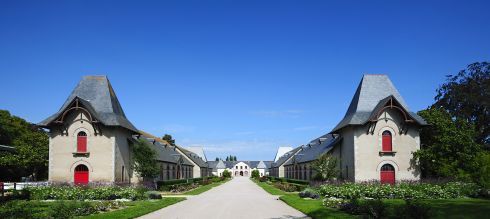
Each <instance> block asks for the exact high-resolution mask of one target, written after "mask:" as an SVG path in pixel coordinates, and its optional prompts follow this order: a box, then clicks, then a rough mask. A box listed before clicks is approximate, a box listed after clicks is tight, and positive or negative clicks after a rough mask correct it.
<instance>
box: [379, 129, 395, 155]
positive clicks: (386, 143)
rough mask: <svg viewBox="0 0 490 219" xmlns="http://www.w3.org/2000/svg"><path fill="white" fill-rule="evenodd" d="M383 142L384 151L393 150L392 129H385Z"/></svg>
mask: <svg viewBox="0 0 490 219" xmlns="http://www.w3.org/2000/svg"><path fill="white" fill-rule="evenodd" d="M381 144H382V150H383V151H392V150H393V147H392V138H391V132H390V131H384V132H383V140H382V142H381Z"/></svg>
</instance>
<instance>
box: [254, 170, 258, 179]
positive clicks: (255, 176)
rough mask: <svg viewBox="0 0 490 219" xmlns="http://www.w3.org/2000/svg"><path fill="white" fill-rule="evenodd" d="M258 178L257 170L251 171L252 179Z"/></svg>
mask: <svg viewBox="0 0 490 219" xmlns="http://www.w3.org/2000/svg"><path fill="white" fill-rule="evenodd" d="M259 177H260V172H259V170H252V178H254V179H258V178H259Z"/></svg>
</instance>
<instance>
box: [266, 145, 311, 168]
mask: <svg viewBox="0 0 490 219" xmlns="http://www.w3.org/2000/svg"><path fill="white" fill-rule="evenodd" d="M302 149H303V146H299V147H297V148H295V149H293V150H291V151H288V152H287V153H285V154H284V155H282V156H281V157H279V159H278V160H277V161H275V162H273V163H272V164H271V167H279V166H281V165H283V164H284V163H285V162H286V161H288V160H289V158H291V157H292V156H294V155H295V154H296V153H298V152H299V151H301V150H302Z"/></svg>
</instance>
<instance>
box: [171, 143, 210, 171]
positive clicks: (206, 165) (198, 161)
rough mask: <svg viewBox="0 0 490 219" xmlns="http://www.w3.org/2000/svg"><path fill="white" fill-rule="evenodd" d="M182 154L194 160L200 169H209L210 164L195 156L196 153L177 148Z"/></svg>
mask: <svg viewBox="0 0 490 219" xmlns="http://www.w3.org/2000/svg"><path fill="white" fill-rule="evenodd" d="M176 147H177V148H178V149H179V150H180V151H182V153H184V154H185V155H186V156H187V157H188V158H189V159H191V160H192V162H194V163H195V164H197V165H198V166H199V167H208V163H206V161H204V160H203V159H202V158H201V157H200V156H199V155H198V154H195V153H194V152H191V151H188V150H186V149H185V148H183V147H180V146H176Z"/></svg>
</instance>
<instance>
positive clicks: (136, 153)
mask: <svg viewBox="0 0 490 219" xmlns="http://www.w3.org/2000/svg"><path fill="white" fill-rule="evenodd" d="M131 148H132V159H131V162H132V165H133V168H134V170H135V171H136V172H138V173H139V175H140V176H141V177H143V178H154V177H156V176H157V175H158V172H159V170H158V166H157V160H156V155H157V154H156V152H155V150H153V148H152V147H151V146H150V145H149V144H148V143H146V142H145V141H144V140H142V139H139V140H138V141H137V142H136V143H133V144H132V147H131Z"/></svg>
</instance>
